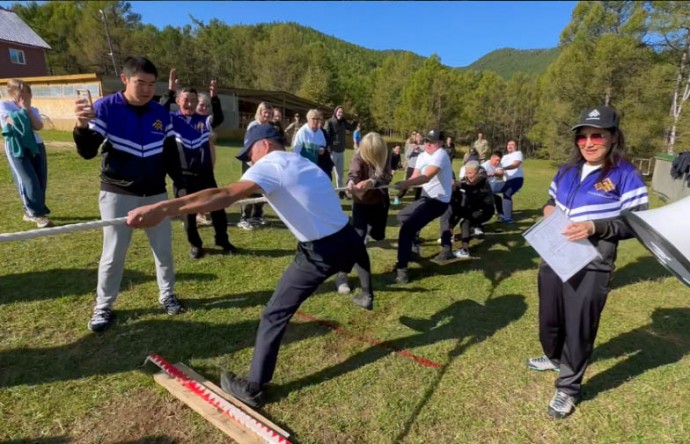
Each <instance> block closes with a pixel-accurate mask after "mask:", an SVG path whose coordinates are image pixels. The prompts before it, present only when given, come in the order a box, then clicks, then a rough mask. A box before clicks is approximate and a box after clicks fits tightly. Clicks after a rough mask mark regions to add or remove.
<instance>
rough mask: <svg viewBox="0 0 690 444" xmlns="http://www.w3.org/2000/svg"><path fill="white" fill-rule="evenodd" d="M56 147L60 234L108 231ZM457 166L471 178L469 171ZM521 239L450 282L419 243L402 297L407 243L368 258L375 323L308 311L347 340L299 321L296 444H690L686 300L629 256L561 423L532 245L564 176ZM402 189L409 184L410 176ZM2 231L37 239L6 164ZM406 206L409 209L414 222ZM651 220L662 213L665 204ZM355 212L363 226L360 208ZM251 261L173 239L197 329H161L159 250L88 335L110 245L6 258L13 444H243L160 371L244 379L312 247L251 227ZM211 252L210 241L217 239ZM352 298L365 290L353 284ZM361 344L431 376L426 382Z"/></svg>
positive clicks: (295, 330)
mask: <svg viewBox="0 0 690 444" xmlns="http://www.w3.org/2000/svg"><path fill="white" fill-rule="evenodd" d="M44 136H46V138H49V140H55V141H56V142H49V143H48V146H49V189H48V198H47V203H48V206H49V207H50V208H51V210H52V218H53V220H54V222H55V223H57V224H59V225H64V224H72V223H77V222H84V221H91V220H95V219H98V217H99V214H98V205H97V199H98V191H99V161H98V160H96V159H93V160H91V161H85V160H83V159H81V158H80V157H78V155H77V154H76V152H75V150H74V148H73V147H71V146H70V144H69V143H65V141H69V137H65V135H57V136H56V135H54V134H52V133H50V132H47V133H46V134H44ZM235 152H236V148H230V147H221V148H219V161H218V165H217V178H218V179H219V183H222V184H224V183H228V182H229V181H231V180H234V179H237V178H238V177H239V175H240V165H239V162H238V161H236V160H234V158H233V157H232V156H233V154H234V153H235ZM458 166H459V164H457V165H456V168H455V169H456V170H457V167H458ZM525 172H526V181H525V187H524V188H523V189H522V190H521V191H520V192H519V193H518V194H517V196H516V198H515V202H516V204H515V206H516V214H515V216H516V220H517V224H515V225H513V226H510V227H504V226H500V225H499V224H497V223H495V222H492V223H489V224H488V225H487V226H486V229H487V235H486V237H485V239H483V240H473V243H472V246H471V248H472V253H473V256H478V257H479V258H480V259H477V260H472V261H465V262H459V263H454V264H450V265H446V266H439V265H436V264H434V263H431V262H429V261H428V259H429V258H431V257H433V256H434V255H435V254H436V253H438V251H439V246H438V245H437V244H436V239H437V238H438V236H439V231H438V222H433V223H432V224H430V225H429V226H427V227H426V228H425V230H424V231H423V233H422V236H423V238H424V239H425V240H426V242H425V244H424V246H423V250H422V256H423V257H424V258H426V259H427V260H423V261H422V262H421V263H412V264H411V277H412V279H413V280H412V282H411V283H410V284H407V285H392V284H391V283H390V277H391V273H390V271H391V269H392V267H393V264H394V262H395V249H394V248H393V247H392V246H391V245H390V243H391V242H395V241H396V240H397V227H396V226H395V218H394V217H393V216H394V214H395V212H396V211H397V210H398V208H399V207H394V208H393V210H392V212H391V218H390V222H389V227H388V230H387V236H388V239H387V241H384V242H380V243H374V244H372V245H371V246H370V249H369V251H370V256H371V259H372V266H373V272H374V284H375V286H376V290H377V299H376V302H375V304H376V305H375V309H374V311H372V312H366V311H364V310H362V309H360V308H358V307H356V306H355V305H354V304H352V302H351V301H350V299H349V297H347V296H342V295H338V294H337V293H336V292H335V289H334V286H333V280H332V279H330V280H329V281H327V282H326V283H325V284H324V285H323V286H322V287H321V288H320V289H319V291H318V293H317V294H316V295H315V296H314V297H312V298H310V299H309V300H308V301H307V302H306V303H305V304H304V305H303V306H302V312H304V313H306V314H308V315H311V316H314V317H316V318H318V319H321V320H325V321H329V322H331V323H334V324H336V325H338V326H340V327H342V328H343V329H344V330H346V331H348V332H349V333H350V334H349V335H344V334H340V333H336V332H334V331H332V330H329V329H327V328H324V327H323V326H321V325H319V323H317V322H315V321H313V320H309V319H306V318H304V317H295V319H293V321H292V323H291V325H290V327H289V329H288V332H287V334H286V337H285V340H284V342H283V347H282V349H281V353H280V357H279V362H278V368H277V371H276V375H275V379H274V381H273V382H274V385H273V386H272V387H271V389H270V392H269V396H268V400H269V401H270V403H269V404H267V405H266V406H265V408H264V409H263V412H264V413H265V414H266V415H267V416H268V417H270V418H271V419H272V420H273V421H274V422H276V423H278V424H279V425H281V426H282V427H283V428H285V429H287V430H289V431H290V432H291V433H292V434H293V441H294V442H298V443H326V444H332V443H397V442H403V443H480V442H481V443H682V442H689V441H690V438H689V436H690V402H688V400H689V399H690V358H689V357H688V356H687V354H688V352H689V351H690V308H688V302H689V301H690V299H689V297H690V290H688V288H686V287H684V286H683V285H682V284H681V283H680V282H679V281H677V280H676V279H675V278H672V277H670V275H669V274H668V273H667V272H666V271H665V270H664V269H663V268H662V267H661V266H660V265H658V264H657V262H656V261H655V260H654V259H653V258H652V257H651V256H650V255H649V254H648V253H647V252H646V250H645V249H644V248H643V247H642V246H641V245H640V244H639V243H638V242H637V241H635V240H630V241H626V242H623V243H622V245H621V248H620V250H619V260H618V264H617V265H618V270H617V271H616V273H615V274H614V278H613V281H612V283H611V285H612V291H611V293H610V295H609V299H608V304H607V307H606V309H605V311H604V315H603V319H602V324H601V328H600V331H599V336H598V339H597V344H596V350H595V353H594V359H593V363H592V365H591V367H590V368H589V370H588V372H587V375H586V378H585V381H584V384H585V385H584V393H583V400H582V402H581V403H580V404H579V406H578V409H577V410H576V412H575V414H574V415H573V416H572V417H570V418H568V419H566V420H563V421H554V420H551V419H550V418H549V417H548V416H547V415H546V406H547V403H548V401H549V399H550V397H551V396H552V394H553V391H554V388H553V382H554V373H546V374H540V373H535V372H530V371H528V370H527V369H526V368H525V365H524V361H525V359H526V358H528V357H531V356H536V355H539V354H540V353H541V348H540V345H539V341H538V336H537V310H538V304H537V289H536V276H537V264H538V257H537V255H536V253H535V252H534V251H533V250H532V249H531V248H530V247H529V246H528V245H527V244H526V243H525V241H524V240H523V238H522V235H521V233H522V232H523V231H524V230H525V229H526V228H527V227H529V226H530V225H531V224H532V223H534V222H535V221H536V219H537V217H538V215H539V213H540V208H541V205H542V204H543V202H544V200H545V197H546V192H547V189H548V184H549V181H550V180H551V178H552V176H553V174H554V172H555V167H554V166H553V165H552V164H550V163H549V162H547V161H538V160H529V159H528V160H527V161H526V162H525ZM398 175H401V173H398ZM0 192H1V193H2V195H3V196H5V198H4V199H2V201H0V232H3V233H7V232H14V231H24V230H28V229H33V228H34V226H33V225H31V224H29V223H26V222H23V221H22V218H21V216H22V207H21V203H20V200H19V197H18V195H17V191H16V189H15V187H14V184H13V183H12V180H11V176H10V173H9V169H8V165H7V162H6V161H2V162H0ZM409 194H410V195H409V196H408V197H407V198H406V199H405V200H404V201H403V203H404V204H405V203H409V202H410V200H409V199H410V198H411V193H409ZM653 204H654V205H655V206H656V205H660V202H659V201H658V200H657V199H656V198H655V199H654V200H653ZM344 209H345V210H346V211H347V212H348V213H349V210H350V205H349V203H348V201H345V203H344ZM228 214H229V218H230V222H231V227H230V228H229V230H230V237H231V241H232V242H233V243H234V244H235V245H236V246H238V247H239V248H240V249H241V254H239V255H237V256H234V257H226V256H223V255H220V254H213V253H217V252H216V251H213V250H212V247H210V249H211V251H210V254H208V255H207V256H206V257H204V258H203V259H201V260H199V261H192V260H190V259H188V257H187V254H188V249H189V247H188V245H187V242H186V240H185V236H184V232H183V230H182V224H181V223H180V222H179V221H176V222H174V239H173V241H174V244H175V247H174V248H175V256H176V263H175V266H176V275H177V293H178V295H179V297H180V299H181V300H183V301H184V303H185V304H186V305H187V306H188V307H189V308H190V310H189V311H188V312H187V313H185V314H183V315H180V316H174V317H170V316H167V315H165V314H164V313H163V312H162V310H161V308H160V306H159V305H158V302H157V287H156V282H155V274H154V267H153V260H152V255H151V252H150V249H149V247H148V244H147V241H146V237H145V235H144V233H143V232H136V233H135V235H134V238H133V241H132V245H131V247H130V250H129V254H128V258H127V265H126V271H125V275H124V278H123V281H122V291H121V293H120V297H119V299H118V301H117V304H116V306H115V309H116V314H117V322H116V324H115V325H114V326H113V327H112V328H111V329H110V330H108V331H106V332H105V333H103V334H100V335H95V334H92V333H90V332H89V331H88V330H87V329H86V324H87V321H88V319H89V316H90V312H91V308H92V303H93V298H94V294H95V286H96V270H97V266H98V260H99V257H100V252H101V233H100V230H92V231H86V232H80V233H74V234H67V235H61V236H53V237H43V238H39V239H34V240H29V241H22V242H6V243H0V264H1V265H0V442H2V443H6V444H8V443H19V442H22V443H23V442H32V443H33V442H37V443H44V444H45V443H65V442H70V443H71V442H75V443H137V442H159V443H163V442H166V443H167V442H179V443H218V442H229V441H230V440H229V439H227V438H226V437H225V435H223V434H222V433H221V432H219V431H218V430H217V429H215V427H214V426H212V425H211V424H210V423H208V422H206V421H205V420H204V419H203V418H202V417H201V416H199V415H198V414H196V413H195V412H193V411H192V410H191V409H190V408H188V407H186V406H185V405H184V404H182V403H181V402H180V401H178V400H177V399H176V398H174V397H173V396H172V395H170V394H168V392H167V391H165V390H164V389H163V388H161V387H159V386H158V385H157V384H156V383H155V382H154V381H153V378H152V374H153V372H154V371H155V370H156V369H155V368H154V367H153V366H151V365H147V366H143V363H144V359H145V357H146V356H147V355H148V354H150V353H158V354H160V355H161V356H163V357H164V358H166V359H167V360H168V361H170V362H178V361H182V362H184V363H186V364H187V365H189V366H191V367H193V368H194V369H195V370H196V371H197V372H199V373H201V374H203V375H204V376H206V377H207V378H208V379H210V380H212V381H215V382H217V381H218V374H219V371H220V370H221V369H230V370H233V371H235V372H238V373H240V374H245V373H246V372H247V370H248V366H249V362H250V359H251V355H252V349H253V342H254V335H255V331H256V328H257V325H258V320H259V317H260V314H261V311H262V308H263V306H264V304H265V303H266V302H267V301H268V299H269V298H270V296H271V293H272V290H273V288H274V286H275V284H276V283H277V281H278V279H279V277H280V275H281V272H282V271H283V270H284V269H285V267H286V266H287V265H288V264H289V263H290V261H291V259H292V256H293V253H294V248H295V245H296V240H295V239H294V238H293V237H292V236H291V234H290V233H289V232H288V230H287V229H286V228H285V227H284V226H283V225H282V224H281V223H280V221H278V220H277V218H276V217H275V216H274V215H273V213H271V212H270V211H269V212H268V216H269V221H270V223H269V225H268V226H267V227H266V228H263V229H260V230H254V231H251V232H248V231H243V230H240V229H238V228H236V227H235V223H236V222H237V221H238V219H239V208H238V207H231V208H230V209H228ZM201 231H202V237H203V238H204V239H205V241H206V243H207V245H211V246H212V244H213V235H212V229H211V228H202V230H201ZM350 283H351V285H353V286H356V283H357V281H356V279H355V276H354V273H353V274H351V276H350ZM363 338H372V339H376V340H378V341H382V342H383V343H384V345H386V346H388V347H393V348H395V349H399V350H407V351H409V352H410V353H413V354H415V355H417V356H420V357H423V358H426V359H428V360H431V361H435V362H437V363H440V364H441V365H442V367H441V368H429V367H425V366H422V365H420V364H419V363H417V362H415V361H413V360H411V359H408V358H406V357H405V356H401V355H399V354H395V353H392V352H391V351H390V348H385V347H381V346H376V345H372V344H370V343H368V342H366V341H365V340H364V339H363Z"/></svg>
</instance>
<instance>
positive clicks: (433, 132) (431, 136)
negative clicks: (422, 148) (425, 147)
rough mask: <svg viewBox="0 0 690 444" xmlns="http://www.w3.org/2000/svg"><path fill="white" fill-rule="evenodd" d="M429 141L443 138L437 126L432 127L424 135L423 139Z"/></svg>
mask: <svg viewBox="0 0 690 444" xmlns="http://www.w3.org/2000/svg"><path fill="white" fill-rule="evenodd" d="M427 140H428V141H429V142H441V141H442V140H443V132H441V131H439V130H438V128H432V129H430V130H429V132H428V133H426V135H425V136H424V141H425V142H426V141H427Z"/></svg>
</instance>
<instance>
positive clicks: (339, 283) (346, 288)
mask: <svg viewBox="0 0 690 444" xmlns="http://www.w3.org/2000/svg"><path fill="white" fill-rule="evenodd" d="M335 288H336V289H337V290H338V293H340V294H349V293H350V291H352V290H351V289H350V285H349V284H348V283H347V274H345V273H342V272H341V273H338V274H336V275H335Z"/></svg>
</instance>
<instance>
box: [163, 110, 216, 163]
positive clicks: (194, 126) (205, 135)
mask: <svg viewBox="0 0 690 444" xmlns="http://www.w3.org/2000/svg"><path fill="white" fill-rule="evenodd" d="M171 118H172V130H173V133H174V135H175V142H176V143H177V149H178V152H179V155H180V164H181V165H182V174H185V175H191V176H196V175H212V174H213V160H212V159H211V147H210V145H209V138H210V137H211V119H210V116H202V115H200V114H193V115H192V116H190V117H185V116H183V115H182V114H180V112H179V111H176V112H174V113H172V114H171Z"/></svg>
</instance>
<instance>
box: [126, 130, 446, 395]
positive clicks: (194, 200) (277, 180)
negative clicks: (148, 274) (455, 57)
mask: <svg viewBox="0 0 690 444" xmlns="http://www.w3.org/2000/svg"><path fill="white" fill-rule="evenodd" d="M281 141H282V136H281V134H280V132H279V131H278V130H277V129H276V128H274V127H273V126H272V125H270V124H260V125H256V126H254V127H253V128H251V129H250V130H249V131H247V135H246V138H245V142H244V147H243V148H242V150H240V152H239V154H238V155H237V158H238V159H239V160H241V161H243V162H247V163H249V164H250V165H252V166H251V167H250V168H249V169H248V170H247V171H246V172H245V173H244V174H243V175H242V178H241V179H240V181H239V182H236V183H233V184H230V185H228V186H226V187H223V188H210V189H206V190H203V191H200V192H198V193H193V194H190V195H187V196H184V197H180V198H177V199H172V200H168V201H164V202H159V203H157V204H154V205H147V206H143V207H139V208H136V209H134V210H132V211H130V212H129V214H128V217H127V224H128V225H130V226H132V227H136V228H145V227H151V226H154V225H156V224H158V223H159V222H161V221H162V220H163V219H164V218H166V217H171V216H177V215H182V214H189V213H199V212H206V211H214V210H218V209H221V208H225V207H228V206H230V205H231V204H232V203H233V202H236V201H238V200H240V199H242V198H244V197H247V196H250V195H251V194H252V193H257V192H259V193H262V194H263V195H264V196H265V197H266V200H267V201H268V204H269V205H270V206H271V208H273V210H274V211H275V213H276V214H277V215H278V217H280V219H281V220H282V221H283V222H284V223H285V225H286V226H287V227H288V229H289V230H290V231H291V232H292V234H293V235H294V236H295V237H296V238H297V240H298V241H299V244H298V246H297V253H296V254H295V258H294V260H293V262H292V263H291V264H290V265H289V266H288V268H287V270H285V272H284V273H283V276H282V277H281V278H280V282H278V286H277V287H276V289H275V291H274V293H273V296H272V297H271V300H270V301H269V302H268V304H267V306H266V309H265V310H264V313H263V315H262V316H261V322H260V323H259V330H258V332H257V335H256V346H255V348H254V357H253V359H252V364H251V367H250V370H249V376H248V377H247V378H240V377H236V376H235V375H234V374H232V373H223V374H222V375H221V387H222V388H223V390H225V391H226V392H228V393H231V394H232V395H233V396H235V397H236V398H238V399H240V400H241V401H242V402H244V403H245V404H247V405H249V406H251V407H259V406H260V405H262V404H263V399H262V398H263V394H262V387H263V385H264V384H266V383H268V382H269V381H270V380H271V379H272V378H273V372H274V370H275V366H276V360H277V358H278V351H279V349H280V342H281V340H282V337H283V334H284V333H285V329H286V328H287V325H288V322H290V319H291V318H292V316H293V315H294V314H295V312H296V311H297V309H298V308H299V306H300V305H301V304H302V303H303V302H304V301H305V300H306V299H307V298H308V297H310V296H311V295H312V294H314V291H315V290H316V289H317V288H318V286H319V285H320V284H321V283H322V282H324V281H325V280H326V279H328V278H329V277H330V276H332V275H334V274H336V273H338V272H340V271H344V272H350V270H352V267H353V266H354V265H355V264H357V265H358V266H360V267H362V269H364V270H366V271H370V270H371V265H370V262H369V255H368V254H367V250H366V247H365V245H364V241H363V240H362V238H361V237H360V236H359V235H358V234H357V233H356V232H355V229H354V228H353V227H352V225H350V223H349V221H348V217H347V215H346V214H345V213H343V210H342V208H341V206H340V201H339V199H338V195H337V194H336V193H335V191H334V189H333V187H332V186H331V183H330V181H329V180H328V176H326V174H325V173H324V172H323V171H322V170H321V169H320V168H319V167H318V166H317V165H316V164H314V163H313V162H311V161H309V160H307V159H305V158H304V157H302V156H300V155H299V154H296V153H288V152H286V151H285V149H284V147H283V145H282V142H281ZM443 155H444V156H445V153H443ZM446 157H447V156H446ZM369 276H370V273H369ZM373 298H374V293H373V289H372V287H371V278H369V279H368V281H366V282H362V292H361V293H360V294H359V295H358V296H355V297H353V298H352V299H353V301H354V302H355V303H356V304H357V305H359V306H361V307H363V308H365V309H367V310H371V309H372V308H373Z"/></svg>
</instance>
